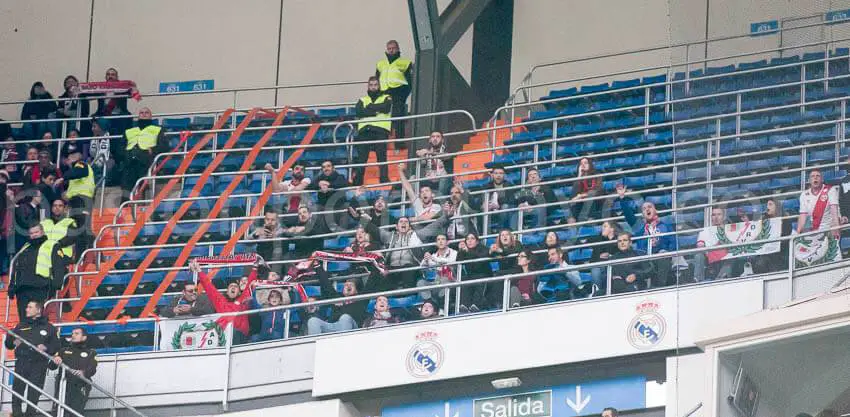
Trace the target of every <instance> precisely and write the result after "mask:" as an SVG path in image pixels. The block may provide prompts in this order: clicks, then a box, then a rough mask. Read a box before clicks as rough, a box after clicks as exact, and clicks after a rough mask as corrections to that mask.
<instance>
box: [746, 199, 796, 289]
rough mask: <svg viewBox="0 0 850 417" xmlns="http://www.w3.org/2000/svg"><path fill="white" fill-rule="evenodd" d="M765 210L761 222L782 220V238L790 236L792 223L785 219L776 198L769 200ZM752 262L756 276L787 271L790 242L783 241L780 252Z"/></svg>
mask: <svg viewBox="0 0 850 417" xmlns="http://www.w3.org/2000/svg"><path fill="white" fill-rule="evenodd" d="M765 208H766V209H765V211H764V213H762V216H761V221H770V220H771V219H775V218H781V219H782V220H781V222H782V236H790V235H791V221H790V220H789V219H785V218H784V217H785V216H786V214H785V213H784V212H783V211H782V205H781V204H780V203H779V202H778V201H777V200H776V199H775V198H771V199H769V200H767V203H766V205H765ZM752 262H753V272H754V273H756V274H766V273H768V272H775V271H779V270H782V269H785V268H786V267H787V265H788V241H787V240H783V241H782V243H781V244H780V246H779V252H777V253H771V254H768V255H760V256H756V257H755V259H754V260H753V261H752Z"/></svg>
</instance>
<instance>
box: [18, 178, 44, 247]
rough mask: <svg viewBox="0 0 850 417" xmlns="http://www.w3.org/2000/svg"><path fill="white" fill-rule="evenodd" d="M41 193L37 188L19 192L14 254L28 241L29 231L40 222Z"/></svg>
mask: <svg viewBox="0 0 850 417" xmlns="http://www.w3.org/2000/svg"><path fill="white" fill-rule="evenodd" d="M41 200H42V197H41V192H40V191H39V190H38V189H37V188H27V189H24V190H23V191H21V198H20V200H19V201H18V206H17V207H16V208H15V222H14V224H13V227H14V228H15V252H17V251H19V250H21V248H22V247H24V244H26V243H27V241H28V240H29V236H30V233H29V229H30V228H31V227H33V226H35V225H36V224H38V223H39V222H41Z"/></svg>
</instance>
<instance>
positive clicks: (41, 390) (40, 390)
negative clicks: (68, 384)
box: [0, 335, 85, 417]
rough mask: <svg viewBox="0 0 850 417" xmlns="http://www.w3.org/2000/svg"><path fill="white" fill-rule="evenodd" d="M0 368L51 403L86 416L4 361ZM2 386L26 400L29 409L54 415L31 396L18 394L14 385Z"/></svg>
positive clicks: (0, 383) (75, 413)
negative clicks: (32, 400) (43, 408)
mask: <svg viewBox="0 0 850 417" xmlns="http://www.w3.org/2000/svg"><path fill="white" fill-rule="evenodd" d="M5 340H6V335H3V337H2V341H3V342H4V343H5ZM0 370H2V371H3V372H8V373H9V375H11V376H12V377H14V378H15V379H20V380H21V381H23V382H24V385H26V386H27V387H28V388H29V389H34V390H36V391H38V393H39V394H40V395H44V396H45V397H47V400H48V401H50V402H51V403H53V404H54V405H56V406H57V407H59V408H61V409H62V410H64V411H65V412H70V413H71V414H73V415H75V416H77V417H85V416H83V415H82V414H80V413H78V412H76V411H74V410H73V409H72V408H71V407H68V405H67V404H65V403H63V402H62V401H60V400H59V399H58V398H56V397H54V396H52V395H50V394H48V393H47V391H45V390H44V388H43V387H40V386H38V385H35V384H33V383H32V382H30V380H28V379H26V378H24V377H23V376H21V374H19V373H17V372H15V371H13V370H12V369H10V368H9V367H8V366H6V364H4V363H3V362H2V361H0ZM4 380H5V378H4ZM0 388H2V389H3V390H5V391H9V392H11V393H12V395H13V396H15V397H16V398H18V399H20V400H21V401H24V402H25V403H26V404H27V411H29V407H32V408H33V409H34V410H35V411H38V413H39V414H41V415H43V416H47V417H52V416H51V414H50V413H48V412H47V411H45V410H42V409H41V407H39V406H38V404H33V403H32V402H31V401H30V400H29V398H27V397H25V396H24V395H21V394H18V393H17V392H15V390H14V389H13V388H12V387H10V386H8V385H6V384H5V382H0Z"/></svg>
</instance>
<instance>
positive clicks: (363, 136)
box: [351, 77, 393, 185]
mask: <svg viewBox="0 0 850 417" xmlns="http://www.w3.org/2000/svg"><path fill="white" fill-rule="evenodd" d="M367 88H368V90H367V92H366V95H365V96H363V97H361V98H360V100H358V101H357V105H356V106H355V107H354V111H355V114H356V116H357V139H356V140H357V141H363V142H368V141H378V140H382V141H386V140H387V139H389V137H390V128H391V127H390V125H391V122H390V120H389V119H390V111H391V109H392V107H393V101H392V99H391V98H390V96H389V95H387V94H386V93H382V92H381V90H380V86H379V84H378V79H377V78H376V77H369V85H368V87H367ZM370 151H375V158H376V159H377V161H378V164H379V165H378V171H379V172H380V177H381V178H380V182H381V183H387V182H390V177H389V175H388V172H389V167H388V166H387V164H386V162H387V143H377V144H376V143H373V144H367V145H358V146H356V147H355V148H354V152H355V153H356V154H357V155H356V157H355V158H354V160H353V161H351V162H352V163H354V164H364V163H366V161H367V160H368V159H369V152H370ZM365 172H366V167H364V166H359V167H356V168H354V178H353V180H352V182H351V183H352V184H354V185H363V175H364V173H365Z"/></svg>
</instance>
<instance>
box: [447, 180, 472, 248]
mask: <svg viewBox="0 0 850 417" xmlns="http://www.w3.org/2000/svg"><path fill="white" fill-rule="evenodd" d="M467 196H468V194H467V193H466V191H465V190H464V189H463V184H462V183H460V182H456V183H455V184H454V185H453V186H452V188H451V195H450V197H449V201H447V202H445V203H443V211H444V212H446V211H447V212H448V213H449V216H450V221H449V225H448V228H447V229H446V236H447V237H448V238H449V239H450V240H454V239H463V238H464V236H466V235H468V234H470V233H472V234H475V235H477V234H478V228H477V227H475V219H474V218H473V217H471V216H470V215H471V214H475V211H474V210H473V209H472V207H471V206H470V205H469V200H468V199H467V198H466V197H467Z"/></svg>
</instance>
